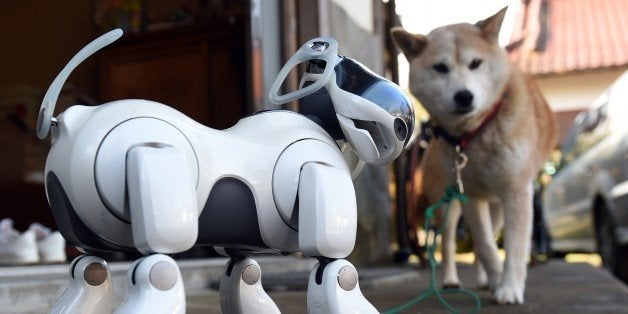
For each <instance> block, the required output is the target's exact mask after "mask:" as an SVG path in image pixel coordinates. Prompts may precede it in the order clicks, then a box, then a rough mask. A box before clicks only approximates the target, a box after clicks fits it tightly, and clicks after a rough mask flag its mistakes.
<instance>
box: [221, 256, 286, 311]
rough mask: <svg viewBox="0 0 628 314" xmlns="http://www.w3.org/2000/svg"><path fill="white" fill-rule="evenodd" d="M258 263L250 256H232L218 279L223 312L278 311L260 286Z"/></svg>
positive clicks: (260, 274)
mask: <svg viewBox="0 0 628 314" xmlns="http://www.w3.org/2000/svg"><path fill="white" fill-rule="evenodd" d="M261 278H262V273H261V269H260V266H259V264H258V263H257V262H256V261H255V260H253V259H250V258H235V257H232V258H231V259H230V260H229V263H227V265H226V266H225V270H224V272H223V274H222V278H221V279H220V306H221V309H222V312H223V313H262V314H266V313H280V311H279V308H277V305H275V302H273V300H272V299H271V298H270V297H269V296H268V294H266V291H264V288H263V287H262V281H261Z"/></svg>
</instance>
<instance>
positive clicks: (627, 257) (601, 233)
mask: <svg viewBox="0 0 628 314" xmlns="http://www.w3.org/2000/svg"><path fill="white" fill-rule="evenodd" d="M595 235H596V243H597V250H598V253H599V254H600V256H601V257H602V264H603V266H604V267H605V268H607V269H608V270H610V271H611V272H612V273H613V274H614V275H616V276H617V277H619V278H620V279H622V280H623V281H625V282H628V269H626V268H628V266H627V265H628V249H627V248H626V247H622V246H620V245H618V244H617V239H616V238H615V223H614V222H613V220H612V219H611V217H610V215H609V213H608V210H606V208H605V207H604V206H603V205H599V207H598V208H597V215H596V224H595Z"/></svg>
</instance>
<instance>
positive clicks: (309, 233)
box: [299, 163, 378, 313]
mask: <svg viewBox="0 0 628 314" xmlns="http://www.w3.org/2000/svg"><path fill="white" fill-rule="evenodd" d="M356 229H357V205H356V199H355V191H354V188H353V183H352V182H351V178H350V176H349V174H347V173H346V172H345V171H342V170H340V169H337V168H334V167H331V166H328V165H324V164H319V163H308V164H306V165H305V166H303V168H302V171H301V176H300V179H299V247H300V248H301V251H303V253H305V254H307V255H309V256H316V257H318V259H319V263H318V264H317V265H315V266H314V268H313V269H312V270H311V272H310V278H309V283H308V290H307V309H308V312H309V313H378V311H377V309H375V307H373V305H372V304H371V303H369V301H368V300H367V299H366V298H365V297H364V296H363V295H362V291H361V290H360V285H359V284H358V272H357V271H356V269H355V267H353V265H351V263H349V262H348V261H347V260H345V259H343V258H344V257H346V256H347V255H349V253H351V251H352V250H353V246H354V244H355V235H356Z"/></svg>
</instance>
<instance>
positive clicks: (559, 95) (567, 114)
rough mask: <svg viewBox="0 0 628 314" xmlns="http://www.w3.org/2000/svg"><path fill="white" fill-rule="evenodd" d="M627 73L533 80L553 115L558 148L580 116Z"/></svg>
mask: <svg viewBox="0 0 628 314" xmlns="http://www.w3.org/2000/svg"><path fill="white" fill-rule="evenodd" d="M624 71H625V69H612V70H607V71H596V72H591V73H572V74H564V75H559V76H549V77H537V78H535V79H534V81H535V82H536V83H537V84H538V85H539V88H540V89H541V92H543V95H544V96H545V99H546V100H547V102H548V103H549V105H550V107H551V108H552V111H553V112H554V117H555V122H556V128H557V130H558V143H559V144H560V143H561V142H562V139H563V138H564V136H565V134H566V133H567V131H568V130H569V128H570V127H571V125H572V123H573V121H574V118H575V117H576V116H577V115H578V113H580V112H581V111H583V110H586V109H587V108H588V107H589V106H590V105H591V103H593V101H594V100H595V99H597V98H598V97H599V96H600V95H601V94H602V93H603V92H604V91H605V90H606V89H607V88H608V87H609V86H610V85H611V84H612V83H613V81H615V79H617V78H618V77H619V76H620V75H621V74H622V73H623V72H624Z"/></svg>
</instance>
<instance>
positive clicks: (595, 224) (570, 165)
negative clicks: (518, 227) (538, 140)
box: [543, 71, 628, 282]
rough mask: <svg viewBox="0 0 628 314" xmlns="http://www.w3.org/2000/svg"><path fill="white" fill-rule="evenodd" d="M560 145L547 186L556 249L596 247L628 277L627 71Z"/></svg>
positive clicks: (583, 114) (607, 264)
mask: <svg viewBox="0 0 628 314" xmlns="http://www.w3.org/2000/svg"><path fill="white" fill-rule="evenodd" d="M560 150H561V160H560V162H559V164H558V166H557V171H556V174H555V175H554V176H553V178H552V181H551V182H550V183H549V184H548V185H547V186H546V187H545V189H544V191H543V213H544V216H545V219H546V225H547V228H548V231H549V234H550V237H551V244H550V246H551V249H552V251H553V252H557V253H569V252H597V253H599V255H600V256H601V258H602V264H603V265H604V266H605V267H607V268H608V269H609V270H611V271H612V272H613V273H614V274H615V275H616V276H618V277H619V278H621V279H623V280H624V281H625V282H628V71H626V72H624V73H623V74H622V75H621V76H620V78H619V79H617V80H616V81H615V82H614V83H613V84H612V85H611V87H609V89H608V90H606V92H604V94H602V95H601V96H600V97H599V98H598V99H597V100H596V101H595V102H593V104H592V105H591V107H590V109H589V110H587V111H583V112H581V113H580V114H579V115H578V116H576V119H575V121H574V124H573V125H572V127H571V128H570V129H569V131H568V132H567V136H566V138H565V140H564V141H563V143H562V146H561V147H560Z"/></svg>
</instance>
